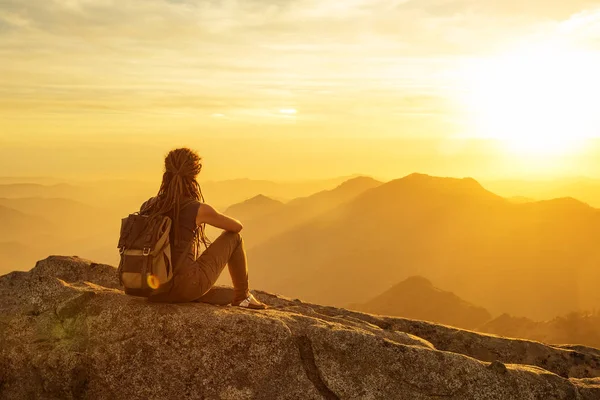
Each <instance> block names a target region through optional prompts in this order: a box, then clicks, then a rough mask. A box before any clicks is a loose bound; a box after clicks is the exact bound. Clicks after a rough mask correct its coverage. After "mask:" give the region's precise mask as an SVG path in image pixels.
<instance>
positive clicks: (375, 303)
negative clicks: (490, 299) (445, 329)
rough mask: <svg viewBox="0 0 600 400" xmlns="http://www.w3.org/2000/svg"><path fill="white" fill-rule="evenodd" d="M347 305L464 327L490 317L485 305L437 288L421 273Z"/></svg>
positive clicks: (471, 325) (361, 309)
mask: <svg viewBox="0 0 600 400" xmlns="http://www.w3.org/2000/svg"><path fill="white" fill-rule="evenodd" d="M349 308H351V309H354V310H357V311H363V312H367V313H370V314H380V315H391V316H397V317H404V318H411V319H419V320H425V321H431V322H436V323H440V324H445V325H452V326H456V327H459V328H465V329H475V328H477V327H478V326H480V325H482V324H484V323H485V322H487V321H489V320H490V319H491V318H492V316H491V315H490V313H489V312H488V311H487V310H486V309H484V308H482V307H477V306H474V305H473V304H471V303H468V302H466V301H465V300H463V299H461V298H460V297H458V296H457V295H455V294H454V293H451V292H446V291H443V290H441V289H438V288H436V287H435V286H433V284H432V283H431V282H430V281H429V280H427V279H425V278H423V277H422V276H412V277H409V278H407V279H406V280H404V281H402V282H400V283H398V284H397V285H395V286H393V287H392V288H390V289H389V290H387V291H385V292H384V293H382V294H380V295H379V296H377V297H375V298H373V299H371V300H369V301H368V302H366V303H364V304H354V305H351V306H350V307H349Z"/></svg>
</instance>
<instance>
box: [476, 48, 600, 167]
mask: <svg viewBox="0 0 600 400" xmlns="http://www.w3.org/2000/svg"><path fill="white" fill-rule="evenodd" d="M598 71H600V57H599V55H598V54H596V53H592V52H589V51H584V50H580V49H575V48H572V47H569V46H567V45H565V44H561V43H559V42H553V43H546V44H543V45H540V44H537V45H533V46H532V45H529V46H524V47H522V48H520V49H517V50H515V51H513V52H510V53H507V54H502V55H499V56H497V57H493V58H489V59H486V60H484V61H482V62H477V63H474V64H473V65H470V66H469V68H468V72H467V76H466V79H467V82H468V91H467V92H468V93H467V97H466V103H467V108H468V109H469V112H470V113H471V115H472V116H473V126H474V130H475V135H476V136H477V137H486V138H493V139H500V140H501V141H502V142H503V143H505V144H506V146H507V147H508V148H509V149H510V150H511V151H513V152H516V153H522V154H525V155H560V154H566V153H573V152H577V151H578V150H579V149H580V148H581V146H582V145H584V143H585V142H586V139H588V138H591V137H598V136H600V113H598V104H600V79H599V77H600V75H599V73H598Z"/></svg>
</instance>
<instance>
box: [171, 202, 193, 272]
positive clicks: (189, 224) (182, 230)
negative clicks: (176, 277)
mask: <svg viewBox="0 0 600 400" xmlns="http://www.w3.org/2000/svg"><path fill="white" fill-rule="evenodd" d="M200 204H201V203H200V202H199V201H198V200H193V199H189V198H183V199H181V202H180V209H179V223H178V224H177V225H175V210H174V209H173V210H171V211H169V212H168V213H167V216H169V217H170V218H171V221H173V225H171V233H170V236H169V239H170V241H171V262H172V263H173V265H178V264H177V263H178V262H179V259H180V258H181V257H182V256H185V257H186V258H187V260H186V261H182V263H181V264H180V265H184V264H187V263H188V262H189V261H192V262H193V261H195V259H196V245H197V244H196V242H195V241H194V243H192V247H190V250H189V252H188V253H187V254H183V253H184V252H185V251H186V250H187V248H188V246H189V244H190V241H191V240H194V232H195V231H196V227H197V225H196V216H197V215H198V208H200ZM176 230H177V232H178V234H179V236H178V239H179V240H178V241H177V242H176V241H175V237H176V236H175V231H176ZM175 273H177V271H175Z"/></svg>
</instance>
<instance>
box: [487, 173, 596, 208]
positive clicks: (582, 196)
mask: <svg viewBox="0 0 600 400" xmlns="http://www.w3.org/2000/svg"><path fill="white" fill-rule="evenodd" d="M485 185H486V187H488V188H489V189H490V190H492V191H494V192H496V193H498V194H501V195H503V196H507V197H515V196H521V197H527V198H535V199H552V198H556V197H564V196H569V197H574V198H576V199H579V200H581V201H583V202H585V203H588V204H590V205H591V206H593V207H596V208H599V207H600V180H598V179H591V178H564V179H554V180H538V181H528V180H496V181H489V182H488V181H486V182H485Z"/></svg>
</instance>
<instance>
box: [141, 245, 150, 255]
mask: <svg viewBox="0 0 600 400" xmlns="http://www.w3.org/2000/svg"><path fill="white" fill-rule="evenodd" d="M142 254H143V255H144V256H149V255H150V247H146V248H144V250H143V251H142Z"/></svg>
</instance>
